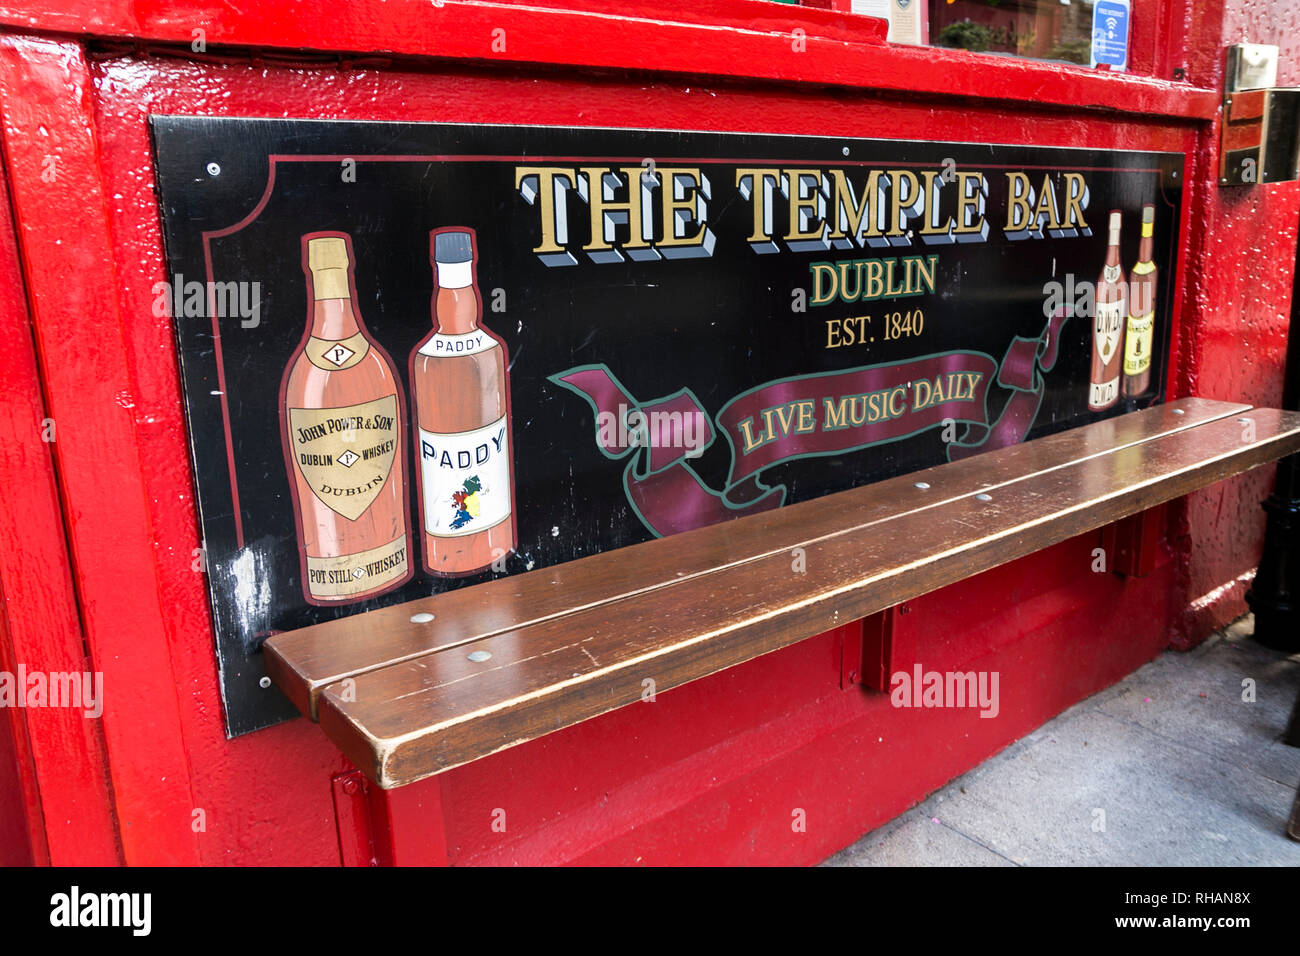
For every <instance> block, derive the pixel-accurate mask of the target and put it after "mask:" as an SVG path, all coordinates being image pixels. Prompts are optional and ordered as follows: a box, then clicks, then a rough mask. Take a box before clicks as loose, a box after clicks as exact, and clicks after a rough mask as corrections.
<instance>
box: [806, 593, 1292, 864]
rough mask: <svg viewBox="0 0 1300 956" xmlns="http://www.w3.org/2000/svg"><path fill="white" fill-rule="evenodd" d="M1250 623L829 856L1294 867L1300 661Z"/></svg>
mask: <svg viewBox="0 0 1300 956" xmlns="http://www.w3.org/2000/svg"><path fill="white" fill-rule="evenodd" d="M1252 629H1253V621H1252V619H1251V617H1250V616H1249V615H1247V616H1246V617H1244V618H1242V619H1240V620H1239V621H1237V622H1235V623H1234V624H1233V625H1232V626H1231V627H1229V628H1227V629H1225V630H1224V631H1221V632H1219V633H1217V634H1215V635H1214V636H1213V637H1211V638H1210V639H1209V640H1207V641H1206V642H1205V643H1203V644H1201V645H1200V646H1199V647H1197V648H1196V649H1195V650H1192V651H1189V652H1186V653H1180V652H1175V651H1166V652H1165V653H1164V654H1162V655H1161V656H1160V657H1158V658H1156V659H1155V660H1154V661H1152V662H1151V663H1150V664H1147V665H1146V666H1145V667H1143V668H1141V669H1140V670H1138V671H1136V672H1135V673H1133V674H1131V675H1129V676H1128V677H1127V678H1125V679H1124V680H1123V681H1121V682H1120V683H1118V684H1116V685H1114V686H1113V687H1110V688H1108V689H1106V690H1104V691H1102V692H1100V693H1098V694H1095V695H1094V696H1092V697H1089V698H1088V699H1086V700H1084V701H1081V702H1080V703H1078V704H1076V705H1075V706H1074V707H1071V708H1070V709H1069V710H1067V711H1065V712H1064V713H1063V714H1061V715H1060V716H1058V717H1056V718H1055V719H1053V720H1051V721H1050V722H1048V723H1047V724H1044V725H1043V726H1042V727H1040V728H1039V729H1038V730H1037V731H1035V732H1034V733H1032V734H1030V735H1029V736H1028V737H1025V738H1024V739H1022V740H1019V741H1017V742H1016V743H1014V744H1012V745H1011V746H1010V747H1008V748H1007V749H1006V750H1004V751H1002V752H1001V753H999V754H997V755H995V756H993V757H991V758H990V759H988V760H986V761H985V762H984V763H982V764H980V765H979V766H978V767H976V768H975V769H974V770H971V771H970V772H969V773H966V774H964V775H963V776H961V777H958V778H957V779H956V780H953V781H952V782H951V783H949V784H948V785H947V786H945V787H943V788H942V789H940V790H938V791H936V792H935V793H933V794H931V795H930V796H929V797H928V798H927V799H926V800H924V801H923V802H922V803H920V804H918V805H917V806H915V807H913V808H912V809H911V810H909V811H907V812H906V813H904V814H903V815H902V816H899V817H897V818H895V819H894V820H891V821H890V822H889V823H887V824H885V825H884V826H881V827H880V828H878V829H876V830H874V831H872V832H871V833H869V834H867V835H866V836H864V837H863V838H862V839H861V840H859V841H858V842H857V843H855V844H853V845H852V846H850V847H847V848H846V849H844V850H841V851H840V852H839V853H837V854H835V855H834V856H832V857H831V858H830V859H828V860H826V861H825V863H824V864H823V865H826V866H1223V865H1244V866H1300V843H1298V842H1295V841H1293V840H1291V839H1289V838H1288V837H1287V836H1286V822H1287V817H1288V816H1289V815H1290V812H1291V804H1292V801H1293V800H1294V799H1295V793H1296V785H1297V784H1298V783H1300V748H1296V747H1288V746H1287V745H1285V744H1283V743H1282V742H1281V739H1280V738H1281V735H1282V732H1283V730H1284V729H1285V727H1286V723H1287V718H1288V717H1289V715H1290V712H1291V707H1292V705H1293V704H1294V702H1295V699H1296V694H1297V692H1298V691H1300V655H1295V656H1292V657H1287V656H1285V655H1283V654H1280V653H1277V652H1275V651H1270V650H1268V649H1267V648H1264V647H1261V646H1259V645H1258V644H1256V643H1255V642H1254V641H1252V640H1251V639H1250V634H1251V632H1252ZM1244 681H1253V682H1254V683H1253V688H1252V686H1251V685H1249V684H1244V683H1243V682H1244ZM1252 689H1253V694H1252V693H1251V690H1252ZM1252 697H1253V699H1250V698H1252Z"/></svg>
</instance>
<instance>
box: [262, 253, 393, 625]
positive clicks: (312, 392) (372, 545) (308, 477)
mask: <svg viewBox="0 0 1300 956" xmlns="http://www.w3.org/2000/svg"><path fill="white" fill-rule="evenodd" d="M302 250H303V260H302V266H303V271H304V272H305V273H306V275H307V297H308V301H309V302H310V307H309V308H310V311H309V315H308V325H307V334H306V335H305V336H304V337H303V340H302V342H301V344H300V345H299V346H298V349H297V351H296V352H294V355H293V358H292V359H291V360H290V362H289V367H288V368H287V369H286V370H285V374H284V380H283V383H282V384H281V390H280V395H281V401H280V430H281V434H282V438H283V442H284V454H285V466H286V468H287V469H288V472H289V485H290V488H291V489H292V491H293V499H294V508H295V516H296V519H297V527H298V543H299V548H300V552H301V558H302V575H303V593H304V595H305V596H306V598H307V600H308V601H309V602H310V603H312V604H341V603H346V602H351V601H357V600H361V599H362V598H367V597H373V596H374V595H376V594H381V593H383V592H384V591H388V590H391V589H393V588H395V587H398V586H399V585H401V584H403V583H404V582H406V581H407V580H409V579H410V577H411V575H412V574H413V573H414V568H413V566H412V564H411V560H410V538H409V531H410V522H409V508H408V504H407V498H406V482H405V481H404V480H403V464H404V462H405V452H404V448H403V442H404V439H405V403H404V401H403V396H402V394H401V389H400V387H399V382H398V379H397V376H396V375H395V374H394V373H393V363H392V360H391V359H390V358H389V357H388V356H387V355H386V354H385V353H384V351H383V349H382V348H380V347H379V345H378V344H377V343H376V342H375V341H374V340H373V339H372V338H371V337H370V334H369V332H367V331H366V327H365V325H364V323H363V322H362V320H361V315H360V313H359V310H358V309H357V304H356V293H355V283H354V275H353V269H354V263H355V259H354V257H353V254H352V240H351V239H350V238H349V237H348V236H347V235H346V234H345V233H341V232H315V233H310V234H308V235H306V236H303V237H302Z"/></svg>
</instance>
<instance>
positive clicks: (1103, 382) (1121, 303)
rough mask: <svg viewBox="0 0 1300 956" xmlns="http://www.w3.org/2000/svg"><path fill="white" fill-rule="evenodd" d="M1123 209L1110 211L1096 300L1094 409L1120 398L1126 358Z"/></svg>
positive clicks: (1091, 394)
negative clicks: (1121, 244) (1121, 260)
mask: <svg viewBox="0 0 1300 956" xmlns="http://www.w3.org/2000/svg"><path fill="white" fill-rule="evenodd" d="M1119 231H1120V212H1119V210H1118V209H1112V210H1111V213H1110V237H1109V243H1108V245H1107V246H1106V264H1105V265H1104V266H1103V267H1102V270H1101V278H1100V279H1098V280H1097V293H1096V296H1095V298H1094V300H1093V327H1092V375H1091V385H1090V387H1089V389H1088V408H1090V409H1091V410H1092V411H1094V412H1100V411H1104V410H1105V409H1107V408H1110V407H1111V406H1112V405H1114V404H1115V402H1116V401H1117V400H1118V399H1119V378H1120V364H1121V360H1122V358H1123V349H1122V345H1123V339H1124V317H1125V315H1126V314H1127V307H1128V283H1126V282H1125V281H1124V269H1123V267H1122V266H1121V265H1120V264H1119Z"/></svg>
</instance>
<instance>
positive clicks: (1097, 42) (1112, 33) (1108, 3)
mask: <svg viewBox="0 0 1300 956" xmlns="http://www.w3.org/2000/svg"><path fill="white" fill-rule="evenodd" d="M1128 28H1129V0H1097V5H1096V6H1095V7H1093V8H1092V65H1093V66H1098V65H1100V64H1103V63H1104V64H1106V65H1107V66H1109V67H1110V68H1111V69H1112V70H1123V69H1125V68H1126V67H1127V66H1128Z"/></svg>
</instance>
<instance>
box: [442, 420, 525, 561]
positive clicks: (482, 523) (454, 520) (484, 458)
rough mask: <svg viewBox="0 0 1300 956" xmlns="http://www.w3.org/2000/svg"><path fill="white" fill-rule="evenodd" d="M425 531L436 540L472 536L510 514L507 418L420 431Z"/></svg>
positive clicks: (511, 496)
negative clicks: (460, 429) (464, 427)
mask: <svg viewBox="0 0 1300 956" xmlns="http://www.w3.org/2000/svg"><path fill="white" fill-rule="evenodd" d="M419 435H420V484H421V490H422V492H423V494H424V529H425V530H426V531H427V532H429V534H432V535H436V536H438V537H440V538H457V537H460V536H462V535H467V534H474V533H475V532H476V531H483V530H486V529H487V528H491V527H492V526H493V525H496V524H500V523H501V522H502V521H504V520H505V519H506V518H508V517H510V508H511V499H512V498H513V494H512V491H511V488H510V429H509V428H508V427H507V425H506V418H505V416H504V415H503V416H501V418H499V419H497V420H496V421H495V422H493V423H492V424H491V425H485V426H484V427H482V428H475V429H472V430H470V431H467V432H455V433H453V434H439V433H437V432H428V431H425V430H424V429H423V428H421V429H419Z"/></svg>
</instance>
